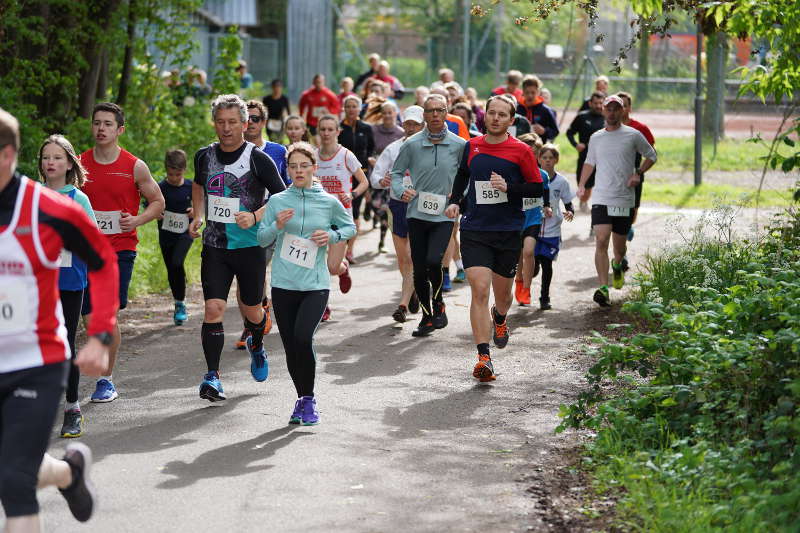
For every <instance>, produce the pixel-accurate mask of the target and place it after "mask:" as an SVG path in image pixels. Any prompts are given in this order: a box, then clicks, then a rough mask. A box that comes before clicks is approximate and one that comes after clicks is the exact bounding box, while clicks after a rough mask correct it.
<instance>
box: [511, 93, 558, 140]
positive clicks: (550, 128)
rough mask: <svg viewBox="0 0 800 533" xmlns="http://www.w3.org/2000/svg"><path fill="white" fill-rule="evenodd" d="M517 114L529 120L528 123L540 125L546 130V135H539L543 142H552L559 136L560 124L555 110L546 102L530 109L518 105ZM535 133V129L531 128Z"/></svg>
mask: <svg viewBox="0 0 800 533" xmlns="http://www.w3.org/2000/svg"><path fill="white" fill-rule="evenodd" d="M517 113H518V114H520V115H522V116H523V117H525V118H527V119H528V122H530V123H531V125H533V124H538V125H540V126H541V127H543V128H544V133H543V134H542V135H539V137H541V138H542V142H546V143H547V142H550V141H552V140H553V139H555V138H556V137H557V136H558V124H556V119H555V118H554V117H555V115H554V113H553V110H552V109H550V107H549V106H548V105H547V104H545V103H544V102H539V103H538V104H536V105H534V106H531V107H528V106H526V105H524V104H517ZM531 131H533V128H531Z"/></svg>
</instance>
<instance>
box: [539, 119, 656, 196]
mask: <svg viewBox="0 0 800 533" xmlns="http://www.w3.org/2000/svg"><path fill="white" fill-rule="evenodd" d="M637 152H638V153H640V154H642V157H644V158H647V159H651V160H653V161H655V160H656V151H655V149H654V148H653V147H652V146H650V143H648V142H647V139H645V138H644V135H642V134H641V133H639V132H638V131H637V130H635V129H633V128H631V127H630V126H625V125H621V126H620V127H619V129H616V130H614V131H608V130H607V129H605V128H603V129H602V130H597V131H596V132H594V133H593V134H592V136H591V137H590V138H589V153H588V154H587V155H586V163H587V164H589V165H594V167H595V169H596V170H597V173H596V174H595V178H594V192H592V203H593V204H595V205H606V206H613V207H633V206H634V203H635V190H634V187H628V179H629V178H630V177H631V174H633V173H634V171H635V170H636V168H635V166H634V165H635V164H636V153H637ZM553 205H555V204H553Z"/></svg>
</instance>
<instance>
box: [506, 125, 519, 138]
mask: <svg viewBox="0 0 800 533" xmlns="http://www.w3.org/2000/svg"><path fill="white" fill-rule="evenodd" d="M508 134H509V135H511V136H512V137H516V136H517V127H516V126H509V127H508Z"/></svg>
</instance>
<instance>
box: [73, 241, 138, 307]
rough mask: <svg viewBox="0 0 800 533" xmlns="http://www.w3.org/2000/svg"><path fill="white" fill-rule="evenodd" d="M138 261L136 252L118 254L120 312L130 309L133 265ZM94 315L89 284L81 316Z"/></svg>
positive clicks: (84, 295)
mask: <svg viewBox="0 0 800 533" xmlns="http://www.w3.org/2000/svg"><path fill="white" fill-rule="evenodd" d="M134 261H136V252H135V251H133V250H120V251H119V252H117V269H118V270H119V308H120V310H122V309H125V308H126V307H128V287H130V285H131V277H132V276H133V264H134ZM91 313H92V301H91V300H90V299H89V283H88V282H87V283H86V289H84V291H83V305H82V306H81V316H86V315H90V314H91Z"/></svg>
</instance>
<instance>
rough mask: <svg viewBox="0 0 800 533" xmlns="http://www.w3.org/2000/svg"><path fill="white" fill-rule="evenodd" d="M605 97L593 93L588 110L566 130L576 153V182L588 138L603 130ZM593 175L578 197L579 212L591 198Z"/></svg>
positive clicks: (598, 93)
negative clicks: (581, 194) (576, 136)
mask: <svg viewBox="0 0 800 533" xmlns="http://www.w3.org/2000/svg"><path fill="white" fill-rule="evenodd" d="M604 98H605V95H603V93H601V92H597V91H595V92H593V93H592V96H591V97H590V98H589V109H587V110H586V111H581V112H579V113H578V114H577V115H575V118H574V119H572V123H571V124H570V125H569V129H567V139H568V140H569V143H570V144H571V145H572V146H574V147H575V149H576V150H577V151H578V166H577V168H576V170H575V179H576V181H577V182H580V180H581V171H582V170H583V163H584V162H586V154H587V153H588V151H587V150H586V147H587V146H588V145H589V138H590V137H591V136H592V134H593V133H594V132H596V131H598V130H601V129H603V127H604V126H605V124H606V119H605V117H604V116H603V99H604ZM576 133H577V134H578V140H577V141H576V140H575V134H576ZM594 177H595V173H594V172H592V175H591V176H589V179H588V180H587V181H586V185H585V186H584V190H585V191H586V192H585V193H584V195H583V196H579V197H578V199H579V200H580V203H581V204H580V205H581V211H588V209H589V198H590V197H591V196H592V187H594Z"/></svg>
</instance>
